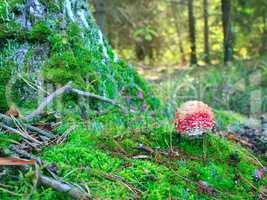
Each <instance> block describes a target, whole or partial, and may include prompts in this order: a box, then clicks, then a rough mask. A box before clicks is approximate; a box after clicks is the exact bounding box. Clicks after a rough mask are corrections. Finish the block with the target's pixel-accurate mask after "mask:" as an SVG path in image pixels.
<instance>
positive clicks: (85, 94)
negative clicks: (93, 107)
mask: <svg viewBox="0 0 267 200" xmlns="http://www.w3.org/2000/svg"><path fill="white" fill-rule="evenodd" d="M66 92H72V93H75V94H77V95H79V96H83V97H88V98H94V99H97V100H100V101H103V102H106V103H109V104H111V105H114V106H117V107H118V108H120V109H121V110H122V111H123V112H125V113H127V109H126V108H125V107H123V106H122V105H120V104H118V103H117V102H116V101H115V100H112V99H109V98H107V97H103V96H99V95H96V94H94V93H90V92H86V91H82V90H78V89H75V88H73V87H72V86H71V82H70V83H68V84H67V85H65V86H64V87H62V88H59V89H57V90H56V91H54V92H53V93H51V94H50V95H48V96H47V97H46V98H45V99H44V101H43V102H42V103H41V104H40V105H39V106H38V108H37V109H36V110H35V111H33V112H32V113H30V114H29V115H27V116H26V117H25V119H26V120H28V121H29V120H32V119H33V118H35V117H38V116H40V115H41V114H42V113H43V112H44V109H45V108H46V107H47V106H48V105H49V104H50V103H51V102H52V101H53V100H54V98H56V97H57V96H59V95H62V94H64V93H66Z"/></svg>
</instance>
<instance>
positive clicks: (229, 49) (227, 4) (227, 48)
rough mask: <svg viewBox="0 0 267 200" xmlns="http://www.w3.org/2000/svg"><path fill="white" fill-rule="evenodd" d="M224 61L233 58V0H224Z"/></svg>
mask: <svg viewBox="0 0 267 200" xmlns="http://www.w3.org/2000/svg"><path fill="white" fill-rule="evenodd" d="M221 6H222V22H223V36H224V41H223V46H224V63H226V64H227V63H228V62H231V61H232V60H233V34H232V27H231V0H222V5H221Z"/></svg>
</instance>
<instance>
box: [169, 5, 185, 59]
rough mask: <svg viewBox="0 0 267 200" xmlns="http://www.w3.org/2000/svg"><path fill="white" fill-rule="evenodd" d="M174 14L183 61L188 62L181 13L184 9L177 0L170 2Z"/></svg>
mask: <svg viewBox="0 0 267 200" xmlns="http://www.w3.org/2000/svg"><path fill="white" fill-rule="evenodd" d="M170 7H171V11H172V15H173V18H174V20H175V21H174V25H175V28H176V32H177V37H178V46H179V51H180V54H181V62H182V63H185V62H186V55H185V50H184V44H183V38H182V28H183V27H182V24H181V14H180V12H182V9H181V8H180V7H181V5H178V6H177V3H176V2H171V4H170Z"/></svg>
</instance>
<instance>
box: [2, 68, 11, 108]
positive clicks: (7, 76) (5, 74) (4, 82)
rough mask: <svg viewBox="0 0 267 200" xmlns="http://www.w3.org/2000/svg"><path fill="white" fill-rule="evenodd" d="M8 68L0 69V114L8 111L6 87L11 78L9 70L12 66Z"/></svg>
mask: <svg viewBox="0 0 267 200" xmlns="http://www.w3.org/2000/svg"><path fill="white" fill-rule="evenodd" d="M8 66H9V67H0V74H1V76H0V97H1V98H0V112H5V111H7V110H8V102H7V99H6V86H7V83H8V81H9V79H10V77H11V69H12V67H10V66H13V65H8Z"/></svg>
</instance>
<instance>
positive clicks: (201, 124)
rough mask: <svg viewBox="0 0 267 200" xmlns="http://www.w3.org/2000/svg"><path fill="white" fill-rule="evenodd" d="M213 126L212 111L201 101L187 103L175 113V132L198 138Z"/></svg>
mask: <svg viewBox="0 0 267 200" xmlns="http://www.w3.org/2000/svg"><path fill="white" fill-rule="evenodd" d="M213 126H214V114H213V112H212V109H211V108H210V107H209V106H208V105H207V104H205V103H203V102H201V101H187V102H185V103H183V104H182V105H181V106H180V107H179V108H178V109H177V112H176V130H177V132H180V133H184V134H187V135H189V136H199V135H202V134H203V133H205V132H207V131H209V130H211V129H212V128H213Z"/></svg>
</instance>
